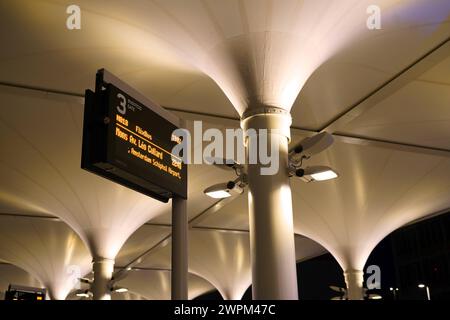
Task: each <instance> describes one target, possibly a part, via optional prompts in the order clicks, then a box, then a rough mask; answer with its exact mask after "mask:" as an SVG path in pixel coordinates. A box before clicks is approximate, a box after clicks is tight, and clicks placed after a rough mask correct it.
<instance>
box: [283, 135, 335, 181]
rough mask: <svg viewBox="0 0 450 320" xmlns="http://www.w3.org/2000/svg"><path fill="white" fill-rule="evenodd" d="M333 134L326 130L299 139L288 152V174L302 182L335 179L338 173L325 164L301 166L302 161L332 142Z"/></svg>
mask: <svg viewBox="0 0 450 320" xmlns="http://www.w3.org/2000/svg"><path fill="white" fill-rule="evenodd" d="M333 142H334V140H333V136H332V135H331V134H329V133H327V132H321V133H319V134H316V135H315V136H312V137H308V138H305V139H303V140H302V141H300V142H299V143H298V144H297V145H296V146H295V147H294V148H292V149H291V151H290V152H289V175H290V176H291V177H292V176H296V177H298V178H300V179H301V180H302V181H304V182H313V181H325V180H330V179H335V178H337V177H338V174H337V173H336V172H335V171H334V170H333V169H331V168H330V167H327V166H311V167H306V168H302V166H303V161H304V160H308V159H309V158H311V156H313V155H315V154H317V153H320V152H322V151H324V150H325V149H327V148H328V147H330V146H331V145H332V144H333Z"/></svg>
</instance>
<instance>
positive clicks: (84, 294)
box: [74, 278, 128, 299]
mask: <svg viewBox="0 0 450 320" xmlns="http://www.w3.org/2000/svg"><path fill="white" fill-rule="evenodd" d="M79 280H80V282H81V283H85V284H88V285H89V286H92V284H93V282H94V280H93V279H89V278H79ZM108 287H109V290H110V291H111V292H115V293H125V292H128V289H127V288H124V287H117V286H114V285H113V282H112V281H110V283H109V285H108ZM74 293H75V295H76V296H77V297H79V298H84V299H90V298H92V291H91V289H78V290H76V291H75V292H74Z"/></svg>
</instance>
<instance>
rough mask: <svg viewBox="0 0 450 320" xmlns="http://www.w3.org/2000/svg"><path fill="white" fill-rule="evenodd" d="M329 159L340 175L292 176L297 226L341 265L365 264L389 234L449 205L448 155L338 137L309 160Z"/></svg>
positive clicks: (356, 266) (326, 162) (358, 266)
mask: <svg viewBox="0 0 450 320" xmlns="http://www.w3.org/2000/svg"><path fill="white" fill-rule="evenodd" d="M308 164H317V165H328V166H331V167H333V168H334V169H335V170H336V171H337V172H338V173H339V174H340V177H339V178H338V179H334V180H329V181H324V182H320V183H319V182H318V183H309V184H304V183H303V182H301V181H300V180H299V179H292V180H291V186H292V192H293V206H294V215H295V226H296V228H295V230H296V232H298V233H300V234H303V235H306V236H307V237H310V238H311V239H314V240H315V241H317V242H319V243H320V244H321V245H323V246H324V247H325V248H326V249H327V250H328V251H330V252H331V253H332V254H333V255H334V256H335V258H336V260H337V261H338V262H339V264H340V265H341V267H342V268H343V269H347V268H350V269H356V270H361V269H362V268H363V266H364V264H365V262H366V259H367V258H368V256H369V254H370V252H371V251H372V249H373V248H374V247H375V246H376V244H377V243H378V242H379V241H381V240H382V239H383V238H384V237H385V236H387V235H388V234H389V233H391V232H392V231H394V230H395V229H397V228H399V227H401V226H402V225H404V224H406V223H409V222H411V221H413V220H416V219H418V218H421V217H425V216H427V215H429V214H433V213H435V212H438V211H440V210H443V209H446V208H449V207H450V182H449V181H450V159H449V158H448V157H438V156H432V155H426V154H418V153H411V152H405V151H395V150H390V149H383V148H377V147H369V146H357V145H348V144H344V143H335V145H334V146H333V147H332V148H331V149H330V150H329V151H326V152H324V153H323V154H320V155H318V156H316V157H314V158H312V159H311V160H309V161H308Z"/></svg>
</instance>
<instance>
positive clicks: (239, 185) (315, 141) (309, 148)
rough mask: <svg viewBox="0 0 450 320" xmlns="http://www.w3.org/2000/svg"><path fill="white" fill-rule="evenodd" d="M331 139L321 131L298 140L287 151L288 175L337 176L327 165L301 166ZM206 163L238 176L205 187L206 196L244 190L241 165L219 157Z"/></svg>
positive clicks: (308, 177)
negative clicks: (230, 171) (232, 179)
mask: <svg viewBox="0 0 450 320" xmlns="http://www.w3.org/2000/svg"><path fill="white" fill-rule="evenodd" d="M333 141H334V140H333V136H332V135H331V134H329V133H327V132H321V133H319V134H316V135H314V136H312V137H308V138H305V139H303V140H302V141H300V143H298V144H297V145H296V146H295V147H294V148H292V149H291V150H290V151H289V176H290V177H293V176H295V177H298V178H300V179H301V180H302V181H304V182H312V181H325V180H330V179H335V178H337V177H338V174H337V173H336V172H335V171H334V170H333V169H331V168H330V167H327V166H311V167H306V168H303V167H302V166H303V161H304V160H308V159H309V158H310V157H311V156H313V155H315V154H317V153H320V152H322V151H324V150H325V149H327V148H328V147H330V146H331V145H332V144H333ZM208 163H210V164H214V165H216V166H217V167H219V168H222V169H226V170H230V169H232V170H234V171H235V173H236V175H237V176H238V177H237V179H235V180H234V181H228V182H223V183H219V184H215V185H213V186H211V187H209V188H206V189H205V190H204V191H203V192H204V193H205V194H206V195H207V196H209V197H211V198H215V199H222V198H228V197H231V196H233V195H239V194H242V193H243V192H244V188H245V186H246V185H247V174H246V172H245V167H244V166H243V165H241V164H238V163H235V162H234V161H233V160H229V159H219V158H216V159H214V158H211V159H208Z"/></svg>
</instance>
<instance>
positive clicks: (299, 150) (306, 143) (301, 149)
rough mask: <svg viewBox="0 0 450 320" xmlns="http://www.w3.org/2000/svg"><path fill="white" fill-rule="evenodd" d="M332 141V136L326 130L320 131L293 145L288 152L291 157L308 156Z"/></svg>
mask: <svg viewBox="0 0 450 320" xmlns="http://www.w3.org/2000/svg"><path fill="white" fill-rule="evenodd" d="M333 142H334V139H333V136H332V135H331V134H329V133H328V132H321V133H319V134H316V135H315V136H312V137H308V138H305V139H303V140H302V141H300V142H299V143H298V144H297V145H295V146H294V147H293V148H292V149H291V152H290V155H291V157H298V156H297V155H300V154H301V156H305V157H310V156H312V155H315V154H317V153H320V152H322V151H323V150H325V149H326V148H328V147H329V146H331V145H332V144H333Z"/></svg>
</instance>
